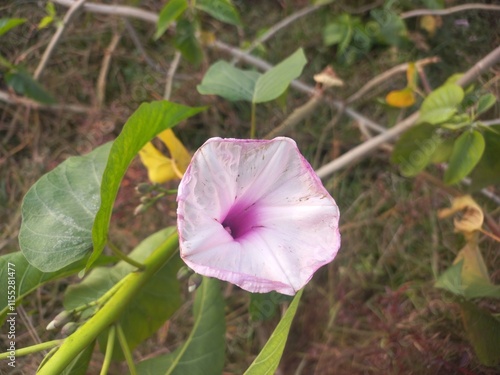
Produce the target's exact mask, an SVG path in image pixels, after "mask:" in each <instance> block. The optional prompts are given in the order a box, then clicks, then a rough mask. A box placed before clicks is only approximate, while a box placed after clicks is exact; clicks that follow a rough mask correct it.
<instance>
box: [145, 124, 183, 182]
mask: <svg viewBox="0 0 500 375" xmlns="http://www.w3.org/2000/svg"><path fill="white" fill-rule="evenodd" d="M158 138H160V140H161V141H162V142H163V143H164V144H165V146H166V147H167V148H168V151H169V152H170V156H171V157H170V158H168V157H166V156H165V155H163V154H162V153H161V152H160V151H158V150H157V149H156V147H155V146H153V144H152V143H151V142H149V143H147V144H146V145H145V146H144V148H143V149H142V150H141V151H139V157H140V158H141V161H142V164H144V166H145V167H146V169H147V170H148V177H149V180H150V181H151V182H153V183H155V184H162V183H164V182H167V181H169V180H174V179H176V178H178V179H180V178H182V175H183V174H184V172H185V171H186V169H187V167H188V165H189V162H190V161H191V154H190V153H189V152H188V150H186V148H185V147H184V145H183V144H182V142H181V141H179V139H178V138H177V137H176V136H175V134H174V132H173V131H172V129H167V130H165V131H163V132H161V133H160V134H158Z"/></svg>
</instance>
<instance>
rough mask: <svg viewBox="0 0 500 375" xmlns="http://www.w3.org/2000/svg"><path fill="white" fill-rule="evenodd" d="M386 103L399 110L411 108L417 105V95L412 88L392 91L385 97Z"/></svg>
mask: <svg viewBox="0 0 500 375" xmlns="http://www.w3.org/2000/svg"><path fill="white" fill-rule="evenodd" d="M385 101H386V102H387V104H389V105H391V106H393V107H397V108H406V107H411V106H412V105H413V104H415V94H413V91H412V89H411V88H409V87H406V88H404V89H403V90H395V91H391V92H390V93H389V94H387V96H386V97H385Z"/></svg>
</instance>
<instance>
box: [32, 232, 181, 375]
mask: <svg viewBox="0 0 500 375" xmlns="http://www.w3.org/2000/svg"><path fill="white" fill-rule="evenodd" d="M178 240H179V237H178V235H177V233H174V234H172V235H170V236H169V237H168V238H167V239H166V240H165V241H164V242H163V243H162V244H161V245H160V246H159V247H158V248H157V249H155V250H154V251H153V253H152V254H151V255H150V256H149V258H148V259H146V261H145V262H144V266H145V269H144V271H142V272H132V273H129V274H128V275H127V276H126V277H125V278H124V282H123V284H122V287H121V288H120V289H119V290H117V291H116V292H115V294H114V295H113V296H112V297H111V298H110V299H109V301H108V302H107V303H106V304H105V305H104V306H103V307H102V308H101V309H100V310H99V311H97V312H96V314H95V315H94V316H93V317H92V318H90V319H89V320H88V321H87V322H85V324H84V325H83V326H82V327H81V328H80V329H78V330H77V331H76V332H75V333H73V334H72V335H71V336H69V337H67V338H66V340H64V343H63V344H62V345H61V347H60V348H59V350H58V351H57V352H56V353H55V354H54V356H53V357H52V358H51V359H50V360H49V361H48V362H47V363H46V364H45V366H43V367H42V368H41V369H40V371H39V373H38V375H52V374H60V373H62V371H63V370H64V369H65V368H66V367H67V366H68V365H69V364H70V363H71V361H72V360H73V359H74V358H75V357H76V356H77V355H78V354H79V353H80V352H81V351H82V350H84V349H85V348H86V347H87V346H88V345H90V344H91V343H92V341H93V340H95V338H96V337H97V336H98V335H99V334H100V333H101V332H102V331H104V330H105V329H106V328H108V327H109V326H110V325H112V324H113V323H115V322H116V321H117V320H118V319H119V318H120V316H121V314H122V313H123V310H124V309H125V308H126V307H127V306H128V305H129V304H130V303H131V302H132V300H133V299H134V298H135V297H136V296H137V294H138V293H139V292H140V291H141V288H142V287H143V286H144V284H146V283H147V282H148V281H149V280H150V279H151V277H152V276H153V275H154V274H155V273H156V272H157V271H158V270H159V269H160V268H161V267H163V266H164V265H165V264H166V263H167V262H168V260H169V259H170V258H171V257H172V256H173V255H174V254H175V253H176V252H177V248H178Z"/></svg>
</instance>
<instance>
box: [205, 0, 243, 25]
mask: <svg viewBox="0 0 500 375" xmlns="http://www.w3.org/2000/svg"><path fill="white" fill-rule="evenodd" d="M196 8H198V9H199V10H201V11H203V12H205V13H208V14H210V15H211V16H212V17H214V18H215V19H218V20H219V21H222V22H225V23H229V24H231V25H235V26H240V25H241V20H240V16H239V14H238V11H237V10H236V8H235V7H234V5H233V4H232V3H231V1H230V0H197V1H196Z"/></svg>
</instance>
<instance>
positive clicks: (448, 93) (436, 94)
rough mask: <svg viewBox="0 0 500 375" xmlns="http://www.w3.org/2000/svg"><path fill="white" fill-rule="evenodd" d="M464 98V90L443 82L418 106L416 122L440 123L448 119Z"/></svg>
mask: <svg viewBox="0 0 500 375" xmlns="http://www.w3.org/2000/svg"><path fill="white" fill-rule="evenodd" d="M463 98H464V90H463V89H462V88H461V87H460V86H458V85H456V84H452V83H448V84H445V85H443V86H441V87H439V88H437V89H436V90H434V91H433V92H431V93H430V94H429V96H427V97H426V98H425V100H424V101H423V103H422V106H421V108H420V117H419V118H418V120H417V123H419V124H421V123H424V122H426V123H429V124H433V125H436V124H440V123H442V122H445V121H446V120H448V119H450V118H451V117H452V116H453V115H454V114H455V113H456V111H457V107H458V105H459V104H460V103H461V102H462V100H463Z"/></svg>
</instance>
